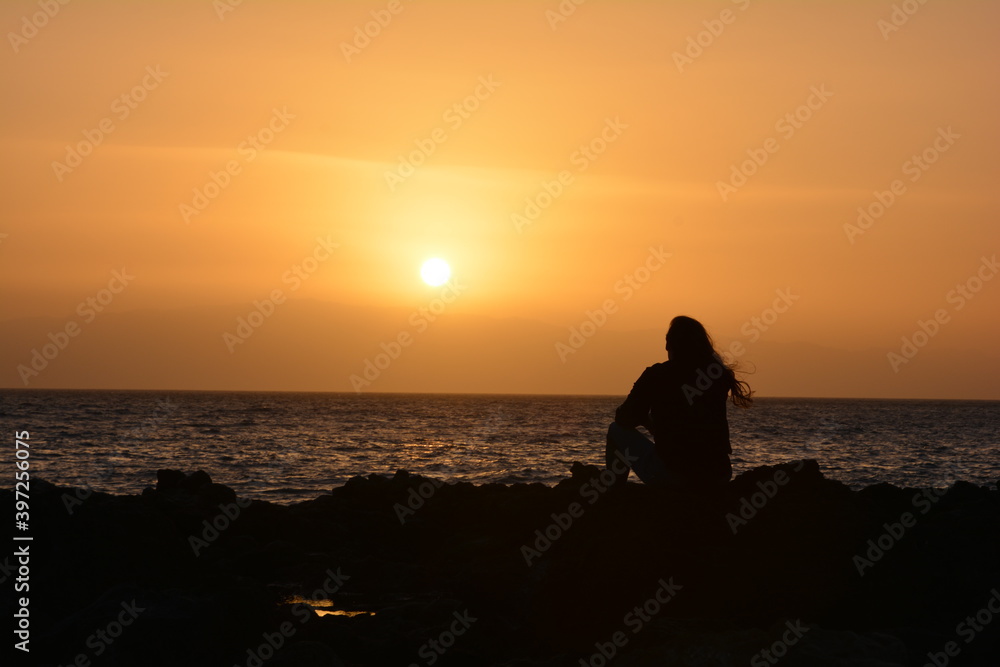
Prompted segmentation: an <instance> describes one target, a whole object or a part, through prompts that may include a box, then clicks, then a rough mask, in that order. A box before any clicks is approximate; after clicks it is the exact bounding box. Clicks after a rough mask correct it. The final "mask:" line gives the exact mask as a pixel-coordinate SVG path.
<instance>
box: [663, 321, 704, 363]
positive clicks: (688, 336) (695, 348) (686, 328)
mask: <svg viewBox="0 0 1000 667" xmlns="http://www.w3.org/2000/svg"><path fill="white" fill-rule="evenodd" d="M667 354H668V355H669V357H670V358H671V359H673V360H675V361H681V362H684V361H690V362H701V361H705V360H707V359H710V358H711V357H713V356H715V348H714V347H713V345H712V337H711V336H709V335H708V331H706V330H705V327H704V326H703V325H702V323H701V322H699V321H698V320H696V319H694V318H693V317H687V316H686V315H678V316H677V317H675V318H674V319H672V320H670V328H668V329H667Z"/></svg>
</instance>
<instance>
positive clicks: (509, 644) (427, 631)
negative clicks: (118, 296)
mask: <svg viewBox="0 0 1000 667" xmlns="http://www.w3.org/2000/svg"><path fill="white" fill-rule="evenodd" d="M601 472H602V470H601V469H600V468H597V467H594V466H584V465H581V464H574V465H573V467H572V469H571V476H570V477H569V478H567V479H564V480H562V481H561V482H560V483H559V484H557V485H555V486H554V487H547V486H544V485H540V484H514V485H502V484H486V485H482V486H474V485H471V484H443V483H441V482H440V481H437V480H432V479H430V478H426V477H422V476H419V475H412V474H410V473H408V472H407V471H405V470H398V471H397V472H396V473H395V474H394V475H393V476H392V477H391V478H387V477H383V476H379V475H367V476H360V475H359V476H356V477H353V478H351V480H350V481H348V482H347V483H346V484H344V485H343V486H341V487H338V488H336V489H334V490H333V491H332V493H330V494H329V495H327V496H322V497H319V498H316V499H314V500H311V501H308V502H304V503H298V504H295V505H290V506H282V505H275V504H272V503H266V502H260V501H255V502H253V503H251V504H249V505H245V504H241V505H240V506H239V508H238V511H236V510H235V509H233V508H234V507H237V506H236V505H233V506H232V507H230V508H229V509H230V512H231V515H227V514H225V513H223V512H222V511H221V510H220V505H226V504H231V503H234V502H235V501H236V494H235V493H234V492H233V491H232V489H230V488H228V487H226V486H224V485H221V484H215V483H212V481H211V477H210V476H209V475H208V474H207V473H205V472H203V471H197V472H194V473H192V474H190V475H187V474H185V473H183V472H181V471H176V470H160V471H158V472H157V485H156V489H155V491H154V490H149V491H148V492H144V493H143V495H141V496H121V497H117V496H109V495H106V494H97V493H94V494H90V493H89V492H84V491H83V490H78V489H65V488H60V487H56V486H53V485H50V484H46V483H44V482H42V481H41V480H39V483H38V485H37V487H36V485H35V484H33V485H32V491H33V493H32V520H33V522H34V524H35V525H37V526H39V531H40V532H39V533H38V534H37V536H36V540H35V542H34V543H33V544H32V549H33V550H34V551H33V554H37V555H36V556H33V559H32V571H33V572H36V571H37V572H38V573H39V575H38V578H37V579H34V578H33V579H32V588H31V591H32V604H33V605H37V606H33V607H32V610H33V611H32V623H33V624H35V625H34V627H37V628H38V629H39V630H38V632H39V634H38V635H37V636H38V637H39V638H40V641H42V643H41V644H40V647H39V656H40V657H39V659H40V660H42V661H43V662H44V661H45V660H49V662H50V663H51V664H60V661H61V662H62V663H63V664H65V663H66V662H67V661H70V660H72V659H73V658H74V656H75V655H77V654H79V653H80V652H81V651H84V650H90V649H87V643H86V642H87V638H88V637H89V636H90V635H91V634H93V633H94V632H95V631H97V630H99V629H102V628H105V627H107V625H108V623H110V622H112V621H114V619H115V615H116V613H117V612H116V611H115V608H116V605H119V604H120V602H121V598H122V596H126V597H129V596H131V597H134V598H135V599H136V600H137V601H140V602H139V604H140V605H141V606H146V607H148V610H147V611H146V612H144V613H143V615H142V617H141V619H140V620H141V622H136V623H135V624H134V626H132V627H129V628H126V629H125V631H123V632H122V633H121V639H120V641H119V640H116V641H115V643H114V645H113V646H111V647H108V648H107V654H106V655H105V656H104V658H105V659H106V662H107V664H144V665H153V666H155V665H161V664H162V665H176V664H183V665H185V667H197V666H198V665H203V664H204V665H210V664H211V665H217V664H247V661H248V651H251V652H252V651H253V650H256V648H257V647H259V646H260V645H261V642H262V641H264V640H263V639H262V638H265V637H267V636H268V633H272V635H271V636H272V637H273V633H274V632H275V631H276V629H279V628H281V627H283V625H282V624H290V626H285V627H294V628H295V629H296V631H295V632H294V633H293V635H294V636H292V637H290V638H288V640H287V641H284V642H282V648H281V650H280V651H277V652H276V655H275V656H274V657H273V658H272V659H271V660H270V661H269V662H268V663H266V664H274V665H284V664H289V665H291V664H295V665H341V664H343V665H381V664H412V663H418V664H426V656H427V655H429V654H427V653H426V651H428V650H432V649H430V648H428V647H429V646H431V644H430V642H438V643H437V644H434V645H436V646H439V645H443V644H447V645H448V647H449V648H448V649H447V650H446V651H444V652H443V653H441V654H438V653H434V655H435V656H437V657H436V658H435V661H437V658H440V664H441V665H443V666H444V665H449V664H474V665H478V664H507V665H531V664H535V665H577V664H579V661H580V660H584V661H585V662H586V661H587V660H589V658H590V656H591V655H592V654H594V651H595V650H596V649H595V646H597V645H598V644H599V643H601V642H607V641H609V640H610V638H611V637H612V636H613V635H614V633H616V632H623V633H625V634H624V636H625V637H626V638H627V639H628V642H627V644H626V645H625V646H624V647H622V648H621V651H620V653H619V654H618V655H617V656H616V658H615V661H616V662H615V664H622V665H641V664H685V665H702V664H705V665H708V664H747V663H748V662H749V661H750V660H751V659H752V658H753V657H754V655H755V654H756V653H757V652H759V651H760V650H762V649H764V648H767V647H768V646H770V645H771V643H773V642H774V641H775V639H776V638H777V637H780V636H781V632H779V631H780V630H781V628H782V627H783V624H784V623H786V622H789V621H801V622H802V623H803V624H806V625H807V626H808V627H809V631H808V634H807V635H806V636H805V638H804V639H803V640H802V642H801V643H800V644H799V645H798V646H797V647H796V648H795V650H794V651H789V652H788V655H787V656H786V657H785V658H783V661H782V664H787V665H789V667H794V665H798V664H808V665H828V664H829V665H839V664H870V665H895V664H922V662H921V660H922V659H924V658H925V657H926V654H927V652H929V651H940V650H941V649H942V647H943V646H944V644H945V643H946V642H947V641H950V640H953V639H955V624H956V623H957V622H958V621H960V620H961V619H963V618H965V617H967V616H969V615H970V614H975V613H976V612H977V611H978V610H980V609H982V608H983V607H984V605H985V604H986V602H987V600H988V599H989V598H990V595H991V591H992V590H993V589H994V588H995V587H996V586H997V582H1000V493H998V491H994V490H992V489H986V488H980V487H977V486H975V485H973V484H967V483H963V482H958V483H956V484H954V485H953V486H952V487H951V488H950V489H949V490H947V492H944V491H939V490H937V491H936V490H922V489H900V488H898V487H894V486H891V485H875V486H872V487H868V488H867V489H864V490H861V491H858V492H854V491H851V490H850V489H849V488H847V487H846V486H844V485H843V484H840V483H839V482H835V481H831V480H827V479H825V478H824V477H823V475H822V473H821V472H820V469H819V466H818V464H817V463H816V461H793V462H788V463H781V464H778V465H773V466H762V467H760V468H756V469H753V470H749V471H746V472H744V473H743V474H741V475H739V476H738V477H737V478H735V479H734V480H733V481H732V482H730V483H729V484H728V485H726V486H725V487H723V488H719V489H716V490H713V491H711V492H706V491H701V492H699V491H697V490H658V489H654V488H649V487H645V486H643V485H641V484H632V483H630V484H627V485H626V486H624V487H623V488H615V489H607V488H604V487H602V486H601V485H600V474H601ZM36 490H37V493H36ZM67 499H70V501H69V502H67ZM0 501H2V502H7V503H8V504H9V502H11V501H12V492H11V491H10V490H0ZM400 507H406V508H407V509H408V511H407V512H405V513H403V514H402V515H401V514H400V511H399V508H400ZM906 517H909V518H906ZM904 519H905V522H906V525H905V526H904V525H903V523H904ZM665 586H676V587H677V590H676V592H675V594H674V595H673V596H672V597H670V599H669V601H668V602H662V601H660V602H657V592H658V591H661V592H662V590H666V589H665V588H664V587H665ZM131 597H129V599H131ZM303 598H304V599H309V600H314V599H319V600H332V601H333V604H334V609H335V610H337V611H341V612H344V615H324V616H317V615H315V614H313V613H312V612H311V611H309V608H308V607H306V606H305V605H304V604H303V603H301V602H293V601H294V600H296V599H299V600H301V599H303ZM7 608H8V609H9V606H8V607H7ZM36 609H37V616H36V611H35V610H36ZM637 609H638V610H640V611H642V612H643V613H646V614H647V615H648V619H646V620H644V621H643V622H642V623H641V624H638V625H637V622H636V619H637V618H640V617H639V616H637V614H638V613H639V612H637V611H636V610H637ZM355 612H365V613H359V614H356V615H351V614H354V613H355ZM654 612H655V613H654ZM630 614H631V616H630ZM463 618H466V619H471V618H474V619H475V621H474V622H471V624H469V623H466V624H467V625H468V627H465V626H464V625H463V623H462V622H461V621H460V619H463ZM637 628H638V631H636V630H637ZM991 628H992V629H990V628H988V629H987V630H985V631H984V632H983V633H981V635H980V636H977V638H976V640H975V641H974V642H971V643H969V644H967V645H965V644H963V646H962V658H963V659H964V660H966V661H967V662H968V664H973V665H975V664H994V663H991V662H990V660H992V659H993V658H995V656H996V652H997V646H998V642H997V637H996V635H997V632H998V631H997V628H1000V625H995V627H993V626H991ZM453 630H455V631H456V632H453ZM457 630H461V632H457ZM447 633H452V635H449V634H447ZM178 637H182V638H183V640H182V641H178V639H177V638H178ZM421 650H423V651H424V653H423V654H421ZM432 652H433V651H432ZM88 657H89V658H94V657H96V656H94V655H92V654H88ZM977 661H978V662H977Z"/></svg>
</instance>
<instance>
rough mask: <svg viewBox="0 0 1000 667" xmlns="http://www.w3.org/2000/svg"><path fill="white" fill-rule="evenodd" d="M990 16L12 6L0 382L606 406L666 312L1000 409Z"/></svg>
mask: <svg viewBox="0 0 1000 667" xmlns="http://www.w3.org/2000/svg"><path fill="white" fill-rule="evenodd" d="M49 5H51V7H49ZM903 5H905V8H906V9H908V10H909V11H910V12H911V13H910V14H907V13H906V11H904V8H903ZM43 7H49V10H48V11H49V12H50V13H53V15H52V16H48V15H46V14H45V11H44V10H43V9H42V8H43ZM560 7H563V10H562V13H560V11H561V10H560ZM54 8H55V9H54ZM569 8H574V9H573V11H572V12H571V13H570V12H569ZM998 22H1000V4H997V3H996V2H991V1H989V0H982V1H977V2H973V1H967V0H952V1H950V2H927V3H925V4H920V3H918V2H916V1H915V0H914V1H912V2H904V3H896V4H895V5H894V4H893V3H892V2H889V1H886V2H873V1H866V2H847V1H842V2H794V3H793V2H776V1H772V2H765V1H757V0H740V1H739V2H728V1H726V2H721V1H720V2H706V1H704V0H699V1H697V2H696V1H694V0H690V1H683V2H681V1H678V2H634V1H629V0H618V1H610V0H608V1H601V0H589V1H588V2H585V3H583V4H581V5H579V6H577V5H575V4H573V3H572V2H568V1H567V2H563V3H562V5H560V3H559V2H557V1H556V0H549V1H503V2H499V1H496V2H458V1H453V2H437V1H434V0H417V1H414V2H410V1H409V0H402V2H395V1H393V2H387V1H385V2H318V1H316V2H303V1H289V2H277V1H265V0H245V1H243V2H241V3H240V2H236V0H231V1H227V0H218V1H217V2H214V3H213V2H212V1H211V0H198V1H171V2H71V3H69V4H66V5H65V6H62V5H59V4H58V3H57V2H55V1H54V0H52V1H51V2H49V3H46V2H41V3H38V2H24V1H16V2H13V1H12V2H4V3H3V4H2V5H0V26H2V27H3V32H4V33H5V35H6V37H5V42H6V44H5V46H4V48H5V49H6V51H5V52H4V53H3V55H2V56H0V74H2V77H3V86H4V89H5V92H6V94H5V104H4V105H3V108H2V111H0V114H2V115H3V122H2V126H0V132H2V135H0V140H2V164H3V167H2V169H3V172H2V178H3V195H2V203H3V212H4V215H3V219H2V221H0V234H2V236H0V276H2V283H0V303H2V308H3V310H2V311H0V333H2V334H3V336H4V338H5V339H6V340H5V341H4V345H3V352H2V366H0V373H2V380H0V385H2V386H4V387H12V388H13V387H25V386H28V387H100V388H114V387H117V388H151V389H157V388H160V389H200V388H211V389H289V390H294V389H302V390H327V391H351V390H354V389H359V388H360V389H362V390H364V391H498V392H509V391H516V392H524V393H533V392H541V393H544V392H560V393H578V392H579V393H609V394H615V393H624V392H626V391H627V390H628V388H629V386H630V385H631V381H632V380H633V379H634V378H635V377H636V376H637V375H638V373H639V372H640V371H641V370H642V367H643V366H644V365H646V364H649V363H653V362H655V361H658V360H660V359H661V358H662V357H663V356H664V355H663V352H662V335H663V332H664V331H665V327H666V325H667V323H668V322H669V320H670V318H671V317H673V316H674V315H677V314H687V315H691V316H693V317H696V318H698V319H700V320H702V321H703V322H704V323H705V324H706V325H707V326H708V328H709V330H710V331H711V332H712V333H713V335H715V337H716V341H717V343H718V344H719V347H720V348H726V349H733V350H742V351H738V352H737V354H736V355H735V356H736V357H737V358H738V360H739V361H740V362H741V363H745V364H750V365H751V367H754V368H756V372H757V375H758V377H757V378H756V380H757V381H756V382H755V381H754V380H753V379H751V383H752V384H755V385H756V387H755V388H757V389H758V390H759V392H760V393H761V394H763V395H800V396H859V397H865V396H886V397H927V398H931V397H938V398H991V399H1000V383H998V382H997V381H996V377H997V375H998V373H1000V353H998V352H997V350H996V347H995V346H996V341H997V339H998V335H997V334H998V330H1000V317H998V312H1000V308H998V306H1000V280H994V278H995V276H996V274H997V272H998V271H1000V265H998V264H997V255H998V253H1000V220H998V213H1000V189H998V187H997V183H998V181H1000V162H998V160H997V150H998V148H1000V127H998V125H997V122H996V119H997V118H998V117H1000V88H998V86H997V85H996V78H997V73H998V71H1000V41H998V40H997V39H996V26H997V24H998ZM39 26H40V27H39ZM536 207H537V208H536ZM859 208H860V209H861V210H862V211H864V212H867V215H868V216H870V217H860V218H859V215H860V214H859ZM431 257H440V258H443V259H444V260H446V261H447V262H448V263H449V264H450V265H451V268H452V271H453V277H452V281H451V284H450V288H449V287H431V286H429V285H427V284H426V283H424V282H423V281H422V280H421V277H420V267H421V264H422V263H423V262H424V261H425V260H426V259H428V258H431ZM115 272H118V273H117V274H116V273H115ZM449 289H450V291H449ZM275 293H278V294H280V297H281V298H280V299H278V300H277V301H278V303H276V304H273V311H274V312H273V313H270V312H265V313H264V314H265V315H268V317H266V318H264V320H263V323H262V324H261V326H260V327H254V328H253V329H252V335H250V336H246V337H241V336H240V334H239V333H238V328H239V317H241V316H243V317H248V316H250V314H251V313H252V312H254V311H261V310H263V311H269V310H270V309H271V307H270V306H269V305H268V303H265V301H267V300H269V299H270V298H271V297H272V296H273V295H274V294H275ZM442 297H444V298H442ZM88 299H96V300H97V301H96V302H95V303H96V304H97V305H96V306H94V304H93V303H92V304H91V305H89V306H88V305H86V304H87V303H88ZM101 300H104V302H105V303H101ZM255 302H256V303H257V304H258V306H255V305H254V303H255ZM81 304H82V305H81ZM98 307H99V310H98ZM421 308H425V309H428V308H429V309H431V310H432V311H434V319H433V320H431V319H430V318H429V317H425V316H424V315H416V314H417V313H420V312H421V311H420V309H421ZM427 312H431V311H427ZM588 313H589V315H588ZM325 314H329V318H331V319H330V320H329V321H326V320H324V319H323V318H325V317H327V315H325ZM425 315H426V313H425ZM260 317H263V316H260ZM754 318H756V319H754ZM282 319H284V322H282ZM334 320H335V322H334ZM588 321H595V322H596V324H593V325H587V326H585V327H584V329H586V332H584V333H589V334H591V335H589V336H584V337H583V338H580V337H579V336H578V337H577V339H574V338H573V337H574V334H573V330H572V329H571V328H572V327H576V328H577V329H576V330H577V331H580V330H581V329H580V327H581V324H582V323H584V322H588ZM420 322H424V326H423V327H421V325H420ZM921 322H923V327H921V324H920V323H921ZM331 323H334V324H335V325H334V324H331ZM67 326H69V328H68V329H67ZM257 329H259V331H258V330H257ZM328 330H329V331H330V332H332V333H330V335H329V336H327V334H326V333H323V340H322V341H319V340H317V339H316V337H317V336H319V334H318V333H317V332H319V331H323V332H327V331H328ZM59 332H70V333H67V334H66V335H67V336H68V338H62V337H61V336H60V335H59ZM72 332H75V333H72ZM501 332H503V334H502V335H501ZM508 332H509V333H508ZM227 334H229V335H230V336H236V337H238V338H240V340H239V342H238V343H234V342H233V339H232V337H229V338H227V337H226V336H227ZM494 334H495V335H494ZM400 336H402V337H403V339H402V340H403V341H404V342H402V344H401V348H402V349H401V353H400V355H398V358H393V359H392V363H391V364H387V365H386V367H385V368H379V369H378V373H377V374H376V373H375V372H370V373H369V378H368V379H367V380H366V381H365V382H366V384H363V385H361V386H358V385H357V383H356V382H353V383H352V379H351V378H352V376H355V377H361V378H363V377H364V374H363V372H364V369H365V368H366V362H367V361H369V360H371V361H373V363H374V361H375V360H376V357H377V356H378V355H379V354H389V350H391V349H393V342H394V341H396V342H398V341H400ZM580 336H583V334H580ZM407 337H408V338H407ZM515 338H516V340H515ZM904 339H906V341H909V342H908V343H907V342H906V341H904ZM59 340H62V341H63V343H64V345H62V346H61V347H62V349H59V350H58V352H56V350H55V348H54V347H51V346H58V341H59ZM406 340H409V343H406V342H405V341H406ZM574 340H576V342H580V341H581V340H582V344H581V345H575V344H574V342H573V341H574ZM67 341H68V342H67ZM634 341H644V342H645V343H644V344H648V347H643V348H642V349H637V348H636V346H635V345H634V344H633V342H634ZM507 343H509V346H508V344H507ZM734 344H735V347H731V346H733V345H734ZM46 345H49V346H50V347H49V350H48V352H49V353H48V354H44V355H42V356H43V357H45V359H44V362H43V361H42V360H40V357H39V356H38V355H37V354H36V355H33V351H35V350H37V351H39V354H41V353H42V352H44V350H43V348H44V347H45V346H46ZM560 345H562V347H560ZM741 345H742V347H740V346H741ZM910 345H912V347H908V346H910ZM567 347H568V348H569V349H570V350H572V351H567V349H566V348H567ZM625 348H627V349H625ZM616 350H618V351H620V352H621V356H615V355H616V354H617V353H616ZM384 351H385V352H384ZM894 355H895V356H894ZM33 357H34V358H35V366H34V368H33V369H32V370H33V371H34V372H33V373H28V372H26V371H25V370H19V368H21V367H23V368H25V369H27V368H32V366H31V364H32V359H33ZM167 359H169V360H170V361H169V363H168V362H167V361H165V360H167ZM477 359H481V360H486V359H488V360H489V364H491V366H489V367H490V368H493V366H495V367H496V368H497V369H506V372H508V373H509V375H507V376H504V377H503V379H502V381H501V380H499V379H498V380H497V381H496V382H495V383H491V381H490V377H489V373H488V372H487V371H484V376H481V377H478V378H477V379H476V381H475V382H470V381H466V379H463V375H466V376H467V375H468V374H470V373H473V372H475V368H474V367H473V366H472V364H473V363H476V361H475V360H477ZM143 360H147V361H146V362H143ZM538 360H541V361H538ZM793 361H794V363H793ZM855 362H856V363H855ZM142 363H148V364H149V366H148V368H145V367H143V368H145V370H143V371H142V372H141V373H140V372H139V371H138V370H135V369H137V368H139V367H142ZM484 363H485V361H484ZM157 364H160V365H157ZM852 364H853V365H852ZM522 365H523V367H522ZM168 366H169V368H168ZM779 367H780V368H781V371H780V373H779V372H778V371H777V370H774V369H777V368H779ZM847 367H850V369H851V372H850V375H849V376H846V375H845V376H843V377H838V379H837V383H836V386H832V385H831V384H830V383H829V382H828V381H827V378H826V377H824V376H825V375H826V374H827V373H828V372H829V373H835V372H842V373H843V372H844V369H845V368H847ZM317 369H326V370H323V372H319V371H317ZM769 369H770V370H769ZM543 371H544V372H543ZM500 372H501V371H500V370H498V371H497V373H500Z"/></svg>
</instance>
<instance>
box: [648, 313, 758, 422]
mask: <svg viewBox="0 0 1000 667" xmlns="http://www.w3.org/2000/svg"><path fill="white" fill-rule="evenodd" d="M667 356H668V358H669V359H670V360H671V361H673V362H677V363H680V364H682V365H684V366H688V367H689V368H693V367H696V366H697V367H705V366H706V365H711V364H718V365H719V366H721V367H722V369H723V372H722V375H721V377H722V378H724V381H725V382H726V384H727V385H728V387H727V388H728V389H729V393H730V395H731V397H732V400H733V404H734V405H738V406H739V407H741V408H747V407H750V404H751V403H752V402H753V399H752V398H751V396H753V391H751V389H750V385H749V384H747V383H746V382H744V381H743V380H739V379H737V378H736V372H735V371H736V366H735V364H726V363H725V362H724V361H723V360H722V358H721V357H720V356H719V354H718V353H717V352H716V351H715V345H714V344H713V343H712V337H711V336H709V335H708V331H706V330H705V327H704V325H702V323H701V322H699V321H698V320H696V319H694V318H693V317H687V316H685V315H678V316H677V317H675V318H674V319H672V320H670V327H669V328H668V329H667ZM712 377H719V376H718V375H713V376H712Z"/></svg>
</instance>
